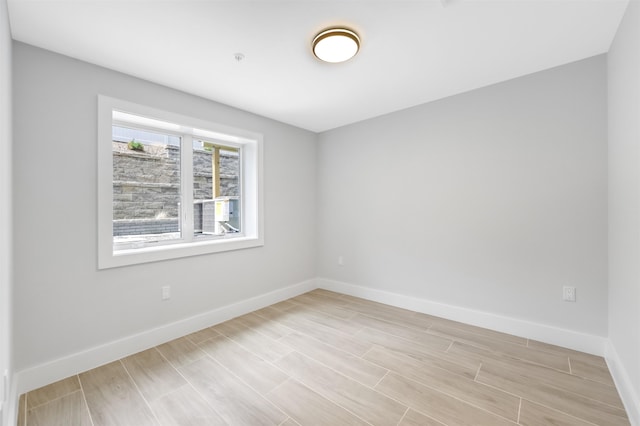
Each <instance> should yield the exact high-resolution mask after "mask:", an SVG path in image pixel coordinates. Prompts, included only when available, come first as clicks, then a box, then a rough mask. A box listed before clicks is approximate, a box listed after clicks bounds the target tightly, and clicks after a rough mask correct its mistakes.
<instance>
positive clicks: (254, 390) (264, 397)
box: [187, 336, 291, 417]
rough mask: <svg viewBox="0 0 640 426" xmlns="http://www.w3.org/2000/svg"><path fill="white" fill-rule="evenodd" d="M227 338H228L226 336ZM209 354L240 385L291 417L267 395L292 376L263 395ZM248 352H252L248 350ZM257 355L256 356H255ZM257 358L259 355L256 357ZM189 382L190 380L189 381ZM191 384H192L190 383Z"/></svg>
mask: <svg viewBox="0 0 640 426" xmlns="http://www.w3.org/2000/svg"><path fill="white" fill-rule="evenodd" d="M225 337H226V336H225ZM203 351H204V349H203ZM204 352H205V353H206V354H207V357H208V358H209V359H211V360H212V361H213V362H215V363H216V364H218V365H219V366H221V367H222V368H224V369H225V370H227V372H228V373H229V374H231V375H232V376H233V377H235V379H236V380H238V381H239V382H240V383H242V384H244V385H245V386H247V387H248V388H249V389H251V390H252V391H253V392H255V393H256V394H257V395H258V396H259V397H260V398H262V399H263V400H265V401H266V402H267V403H268V404H270V405H271V406H273V407H274V408H275V409H277V410H278V411H280V412H281V413H282V414H284V415H285V416H287V417H290V416H289V414H287V413H285V412H284V410H282V408H280V407H278V406H277V405H276V404H274V403H273V402H271V400H269V398H267V397H266V395H267V394H269V393H270V392H272V391H273V390H274V389H277V388H278V387H280V386H282V385H283V384H284V383H285V382H286V381H287V380H289V378H290V377H291V376H289V375H288V374H287V377H288V378H287V380H285V381H283V382H282V383H280V384H278V386H276V387H274V388H273V389H271V390H269V392H266V393H264V394H263V393H262V392H260V391H258V390H257V389H256V388H254V387H253V386H251V384H249V383H247V382H246V381H245V380H244V379H242V378H241V377H240V376H238V375H237V374H235V373H234V372H233V371H231V369H229V368H228V367H227V366H226V365H224V364H223V363H221V362H220V361H218V360H217V359H216V358H215V357H213V356H212V355H211V354H210V353H209V352H207V351H204ZM247 352H250V351H248V350H247ZM254 355H256V354H254ZM256 356H257V355H256ZM260 359H262V360H263V361H265V362H267V363H268V362H269V361H267V360H266V359H264V358H261V357H260ZM187 381H188V380H187ZM189 383H191V382H189ZM194 387H195V386H194Z"/></svg>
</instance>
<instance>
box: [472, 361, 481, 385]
mask: <svg viewBox="0 0 640 426" xmlns="http://www.w3.org/2000/svg"><path fill="white" fill-rule="evenodd" d="M481 368H482V361H480V365H479V366H478V370H477V371H476V375H475V376H474V377H473V381H474V382H476V383H479V382H478V376H479V375H480V369H481Z"/></svg>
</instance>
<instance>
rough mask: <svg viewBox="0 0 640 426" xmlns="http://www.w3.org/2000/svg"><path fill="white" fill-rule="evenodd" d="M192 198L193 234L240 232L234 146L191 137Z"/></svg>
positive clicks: (235, 151)
mask: <svg viewBox="0 0 640 426" xmlns="http://www.w3.org/2000/svg"><path fill="white" fill-rule="evenodd" d="M193 200H194V202H193V224H194V226H193V229H194V234H195V235H196V236H202V235H224V234H232V233H233V234H235V233H238V232H240V231H241V229H240V152H239V150H238V149H236V148H231V147H226V146H224V145H219V144H216V143H214V142H209V141H203V140H194V143H193Z"/></svg>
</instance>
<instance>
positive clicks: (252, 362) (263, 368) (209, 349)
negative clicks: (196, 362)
mask: <svg viewBox="0 0 640 426" xmlns="http://www.w3.org/2000/svg"><path fill="white" fill-rule="evenodd" d="M200 346H201V348H202V349H203V350H204V351H205V352H206V353H207V354H209V356H211V357H212V358H213V359H215V360H216V361H218V362H219V363H220V364H222V365H223V366H225V367H226V368H227V369H229V370H230V371H231V372H232V373H233V374H235V375H236V376H238V377H239V378H240V379H242V380H244V381H245V383H247V384H248V385H249V386H251V387H253V388H254V389H255V390H257V391H258V392H260V393H263V394H264V393H267V392H269V391H270V390H271V389H273V388H275V387H276V386H278V385H279V384H280V383H282V382H284V381H285V380H286V379H287V375H286V374H285V373H283V372H282V371H280V370H279V369H278V368H276V367H274V366H273V365H272V364H271V363H269V362H267V361H265V360H263V359H262V358H260V357H259V356H257V355H255V354H253V353H251V352H249V351H247V350H246V349H245V348H243V347H242V346H240V345H239V344H237V343H236V342H234V341H233V340H230V339H229V338H228V337H225V336H218V337H216V338H213V339H209V340H207V341H205V342H203V343H202V344H201V345H200Z"/></svg>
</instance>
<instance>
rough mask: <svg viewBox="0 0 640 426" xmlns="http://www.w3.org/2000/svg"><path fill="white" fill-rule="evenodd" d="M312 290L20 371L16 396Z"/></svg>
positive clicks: (301, 288)
mask: <svg viewBox="0 0 640 426" xmlns="http://www.w3.org/2000/svg"><path fill="white" fill-rule="evenodd" d="M315 288H316V282H315V280H314V279H311V280H308V281H303V282H301V283H298V284H295V285H292V286H289V287H285V288H282V289H278V290H275V291H272V292H269V293H266V294H262V295H259V296H255V297H252V298H250V299H245V300H241V301H239V302H236V303H233V304H231V305H227V306H222V307H220V308H216V309H213V310H211V311H209V312H204V313H202V314H198V315H194V316H192V317H190V318H185V319H183V320H180V321H176V322H173V323H171V324H166V325H163V326H161V327H158V328H154V329H152V330H148V331H145V332H142V333H138V334H134V335H131V336H127V337H124V338H122V339H119V340H116V341H113V342H109V343H105V344H103V345H100V346H96V347H93V348H89V349H87V350H85V351H82V352H78V353H75V354H71V355H68V356H65V357H63V358H59V359H56V360H53V361H50V362H47V363H45V364H41V365H37V366H35V367H31V368H29V369H26V370H22V371H20V372H18V373H17V374H16V375H15V376H14V379H15V382H16V383H17V395H21V394H23V393H25V392H28V391H31V390H33V389H37V388H39V387H42V386H44V385H47V384H50V383H53V382H56V381H58V380H62V379H64V378H66V377H69V376H73V375H74V374H78V373H81V372H83V371H87V370H90V369H92V368H95V367H98V366H100V365H104V364H107V363H109V362H113V361H115V360H118V359H120V358H123V357H126V356H129V355H132V354H134V353H137V352H140V351H143V350H146V349H149V348H152V347H154V346H157V345H160V344H162V343H165V342H168V341H170V340H173V339H176V338H178V337H181V336H184V335H186V334H189V333H193V332H195V331H198V330H201V329H203V328H206V327H210V326H212V325H215V324H219V323H221V322H224V321H227V320H229V319H231V318H235V317H237V316H240V315H244V314H246V313H249V312H252V311H255V310H257V309H261V308H264V307H265V306H269V305H272V304H274V303H278V302H280V301H282V300H285V299H289V298H291V297H295V296H298V295H300V294H302V293H306V292H308V291H311V290H313V289H315Z"/></svg>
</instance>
